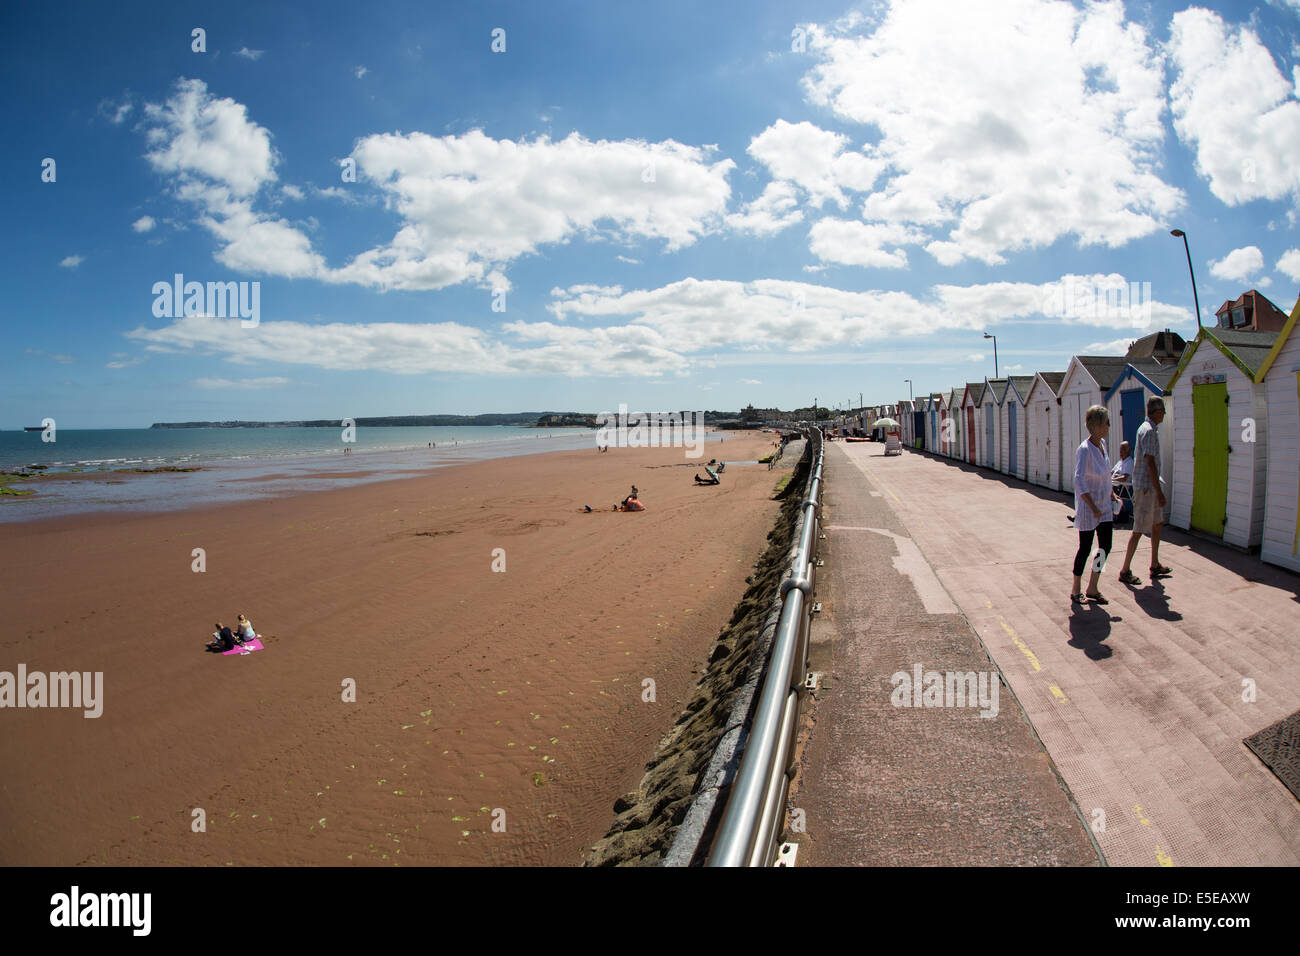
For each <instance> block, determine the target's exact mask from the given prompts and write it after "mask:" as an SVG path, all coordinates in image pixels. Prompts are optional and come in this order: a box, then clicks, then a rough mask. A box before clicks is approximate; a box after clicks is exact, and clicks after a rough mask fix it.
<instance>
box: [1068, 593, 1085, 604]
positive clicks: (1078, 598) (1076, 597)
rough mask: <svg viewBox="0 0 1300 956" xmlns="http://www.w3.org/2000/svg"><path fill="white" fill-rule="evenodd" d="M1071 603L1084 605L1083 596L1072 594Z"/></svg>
mask: <svg viewBox="0 0 1300 956" xmlns="http://www.w3.org/2000/svg"><path fill="white" fill-rule="evenodd" d="M1070 603H1071V604H1082V603H1083V595H1082V594H1071V595H1070Z"/></svg>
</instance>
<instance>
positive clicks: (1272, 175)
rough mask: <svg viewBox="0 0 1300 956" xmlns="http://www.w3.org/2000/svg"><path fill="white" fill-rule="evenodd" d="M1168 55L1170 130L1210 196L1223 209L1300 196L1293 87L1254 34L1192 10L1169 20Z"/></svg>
mask: <svg viewBox="0 0 1300 956" xmlns="http://www.w3.org/2000/svg"><path fill="white" fill-rule="evenodd" d="M1169 52H1170V59H1171V61H1172V65H1173V67H1174V69H1175V70H1176V72H1177V78H1176V79H1175V81H1174V83H1173V85H1172V86H1171V87H1170V90H1169V98H1170V102H1171V104H1172V107H1173V114H1174V129H1175V130H1176V131H1177V133H1178V135H1179V137H1180V138H1182V140H1183V141H1184V142H1186V143H1187V144H1188V145H1189V146H1191V147H1193V148H1194V149H1195V151H1196V167H1197V170H1198V171H1199V172H1200V174H1201V175H1202V176H1203V177H1205V178H1206V179H1207V180H1208V181H1209V186H1210V191H1211V192H1212V193H1214V195H1215V196H1217V197H1218V198H1219V199H1220V200H1222V201H1223V202H1225V203H1227V204H1228V205H1229V206H1237V205H1240V204H1242V203H1245V202H1249V201H1250V200H1252V199H1280V198H1282V197H1284V196H1287V195H1291V196H1295V195H1297V194H1300V163H1297V162H1296V158H1295V157H1296V155H1297V154H1300V100H1297V99H1296V83H1295V82H1294V80H1293V79H1292V78H1288V77H1287V76H1285V75H1284V74H1283V73H1282V71H1281V70H1279V69H1278V66H1277V63H1275V62H1274V60H1273V56H1272V54H1271V53H1269V51H1268V48H1267V47H1265V46H1264V44H1263V43H1262V42H1261V41H1260V39H1259V36H1258V35H1257V34H1256V33H1255V31H1254V30H1252V29H1251V28H1250V27H1246V26H1241V27H1237V28H1236V29H1232V28H1230V27H1228V26H1227V25H1226V24H1225V23H1224V22H1223V19H1222V18H1221V17H1220V16H1219V15H1218V14H1217V13H1213V12H1211V11H1209V10H1203V9H1200V8H1198V7H1193V8H1191V9H1188V10H1183V11H1181V12H1180V13H1177V14H1175V15H1174V18H1173V26H1172V28H1171V33H1170V39H1169Z"/></svg>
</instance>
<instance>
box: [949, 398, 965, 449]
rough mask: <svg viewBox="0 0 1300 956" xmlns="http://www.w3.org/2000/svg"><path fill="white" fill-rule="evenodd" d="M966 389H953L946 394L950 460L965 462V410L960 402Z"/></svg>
mask: <svg viewBox="0 0 1300 956" xmlns="http://www.w3.org/2000/svg"><path fill="white" fill-rule="evenodd" d="M965 397H966V387H965V386H964V385H963V386H961V387H959V388H954V389H953V390H952V391H950V392H949V393H948V421H950V422H952V455H951V457H952V458H955V459H957V460H958V461H965V460H966V409H965V408H964V407H963V406H962V400H963V399H964V398H965Z"/></svg>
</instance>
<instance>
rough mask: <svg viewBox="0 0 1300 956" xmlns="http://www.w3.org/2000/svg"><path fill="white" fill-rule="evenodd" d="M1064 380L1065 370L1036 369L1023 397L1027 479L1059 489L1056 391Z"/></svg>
mask: <svg viewBox="0 0 1300 956" xmlns="http://www.w3.org/2000/svg"><path fill="white" fill-rule="evenodd" d="M1064 380H1065V373H1064V372H1038V373H1036V374H1035V375H1034V384H1033V385H1031V386H1030V387H1029V394H1028V395H1026V396H1025V444H1026V446H1027V449H1028V451H1027V453H1026V457H1028V459H1029V462H1028V469H1029V471H1028V475H1027V478H1026V480H1027V481H1028V482H1029V483H1030V484H1033V485H1042V486H1043V487H1044V488H1051V489H1052V490H1053V491H1059V490H1060V488H1061V403H1060V402H1059V401H1057V397H1056V393H1057V390H1058V389H1059V388H1060V387H1061V382H1062V381H1064ZM1076 447H1077V446H1076Z"/></svg>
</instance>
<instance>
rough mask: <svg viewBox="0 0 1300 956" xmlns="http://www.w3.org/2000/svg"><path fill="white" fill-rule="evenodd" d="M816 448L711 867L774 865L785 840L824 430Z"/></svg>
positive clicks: (815, 438)
mask: <svg viewBox="0 0 1300 956" xmlns="http://www.w3.org/2000/svg"><path fill="white" fill-rule="evenodd" d="M805 434H806V436H807V438H808V440H809V441H810V442H811V443H812V445H813V449H812V450H813V467H812V472H811V475H810V477H809V479H808V492H807V494H806V495H805V496H804V499H803V501H802V503H801V505H800V510H801V511H802V516H801V524H800V528H799V537H798V546H797V549H796V551H795V553H794V560H793V567H792V571H791V574H790V576H789V577H787V578H786V579H785V580H784V581H782V582H781V614H780V617H779V618H778V620H777V625H776V634H775V636H774V639H773V641H772V654H771V657H770V658H769V660H768V667H767V673H766V674H765V675H764V677H763V686H762V689H761V690H760V692H759V699H758V706H757V707H756V708H755V710H754V719H753V722H752V723H751V725H750V730H749V742H748V744H747V745H746V747H745V755H744V757H743V758H742V759H741V762H740V769H739V771H738V772H737V773H736V779H735V780H734V781H733V783H732V785H731V794H730V797H729V798H728V800H727V809H726V811H725V812H724V813H723V816H722V822H721V823H719V825H718V831H717V835H716V837H715V838H714V841H713V847H712V849H711V851H710V853H709V859H708V864H707V865H708V866H768V865H770V864H771V863H772V860H773V859H774V858H775V855H776V848H777V846H776V840H777V839H778V838H779V837H780V835H781V829H782V828H781V826H780V825H779V822H780V820H781V818H782V816H783V815H784V812H785V798H786V793H787V791H788V790H789V780H788V775H787V771H788V769H789V764H790V760H791V757H792V755H793V752H794V737H795V732H796V729H797V722H798V716H799V692H800V690H802V677H803V672H804V669H805V665H806V663H807V657H808V630H809V617H810V613H811V612H810V608H811V606H812V602H811V598H812V594H813V580H814V576H815V573H816V549H817V540H818V535H817V528H818V513H819V511H820V508H821V490H822V465H823V461H824V448H823V443H822V436H821V432H820V431H819V430H818V429H816V428H810V429H808V430H807V432H805Z"/></svg>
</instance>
